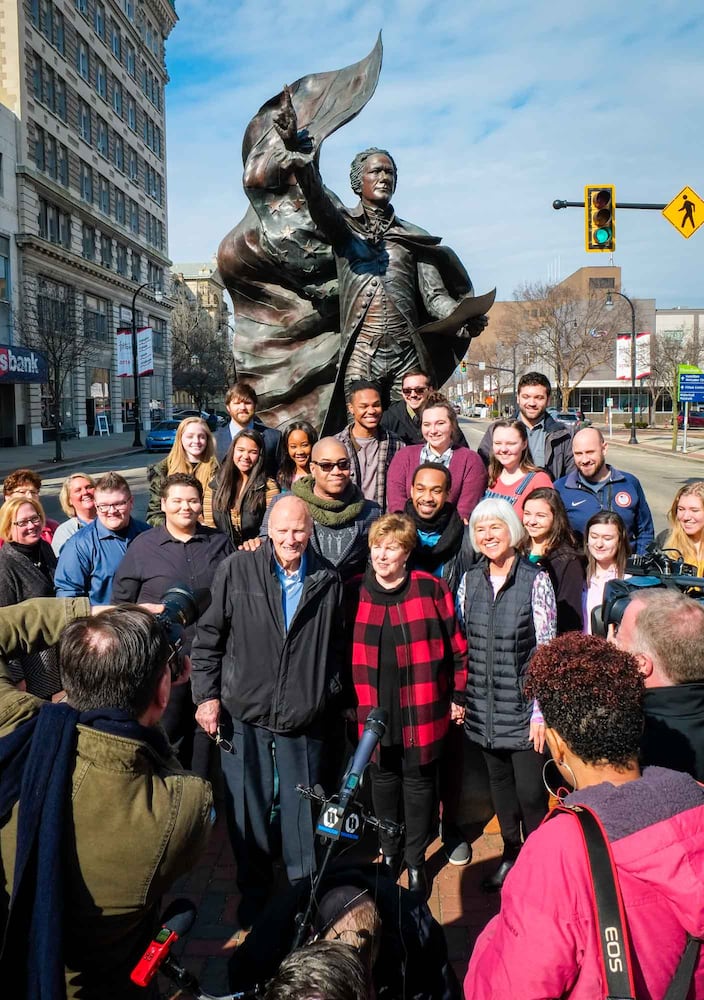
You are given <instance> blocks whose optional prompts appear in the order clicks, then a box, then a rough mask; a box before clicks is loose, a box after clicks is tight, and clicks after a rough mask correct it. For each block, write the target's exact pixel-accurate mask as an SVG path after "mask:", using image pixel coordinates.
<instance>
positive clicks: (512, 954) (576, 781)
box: [464, 632, 704, 1000]
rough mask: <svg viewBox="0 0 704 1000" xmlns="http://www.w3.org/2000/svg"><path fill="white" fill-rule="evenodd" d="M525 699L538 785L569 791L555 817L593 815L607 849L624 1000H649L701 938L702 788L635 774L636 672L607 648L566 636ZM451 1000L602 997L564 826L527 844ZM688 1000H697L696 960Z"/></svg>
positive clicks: (680, 776) (701, 962)
mask: <svg viewBox="0 0 704 1000" xmlns="http://www.w3.org/2000/svg"><path fill="white" fill-rule="evenodd" d="M526 695H527V696H528V697H532V698H536V699H537V701H538V702H539V704H540V707H541V709H542V712H543V716H544V718H545V723H546V726H547V730H546V738H547V742H548V745H549V747H550V751H551V753H552V757H553V760H552V761H551V762H549V763H548V764H547V765H546V773H547V772H552V773H553V774H554V776H555V778H556V779H561V780H562V782H568V783H569V784H570V785H571V786H572V788H573V789H574V790H573V791H571V792H570V793H569V794H567V795H566V796H565V799H564V801H565V803H566V804H568V805H576V804H583V805H585V806H588V807H590V808H591V809H592V810H594V812H596V813H597V815H598V816H599V818H600V820H601V822H602V824H603V826H604V828H605V830H606V834H607V836H608V838H609V841H610V844H611V850H612V852H613V857H614V861H615V864H616V869H617V872H618V879H619V884H620V887H621V893H622V896H623V902H624V908H625V918H626V919H625V922H626V925H627V929H628V934H629V938H630V941H631V953H632V959H633V974H634V984H635V996H637V997H638V998H639V1000H662V997H664V995H665V993H666V991H667V988H668V985H669V983H670V981H671V979H672V977H673V975H674V973H675V970H676V968H677V965H678V963H679V960H680V958H681V956H682V953H683V951H684V949H685V944H686V941H687V934H690V935H692V936H693V937H698V938H701V937H702V936H704V788H702V786H701V785H699V784H698V783H697V782H696V781H695V780H694V778H692V777H690V775H688V774H684V773H680V772H677V771H670V770H667V769H665V768H659V767H648V768H645V769H644V770H643V771H641V769H640V767H639V764H638V750H639V745H640V739H641V733H642V727H643V713H642V707H641V704H642V698H643V678H642V675H641V674H640V672H639V669H638V661H637V660H636V659H635V658H634V657H632V656H630V655H629V654H627V653H624V652H623V651H622V650H619V649H618V648H617V647H616V646H614V645H613V644H612V643H609V642H606V641H605V640H604V639H600V638H597V637H596V636H585V635H580V634H579V633H577V632H571V633H568V634H566V635H563V636H560V637H558V638H557V639H554V640H553V641H552V642H549V643H547V644H546V645H544V646H541V647H540V648H539V649H538V650H537V651H536V653H535V656H534V657H533V660H532V662H531V665H530V668H529V673H528V681H527V686H526ZM558 772H559V773H558ZM464 992H465V997H466V998H467V1000H489V998H491V1000H509V998H510V1000H515V998H517V997H520V1000H538V998H540V1000H544V998H546V997H560V998H570V1000H599V998H603V997H604V996H605V995H606V988H605V982H604V977H603V974H602V965H601V957H600V951H599V945H598V932H597V926H596V923H595V918H594V910H593V897H592V893H591V886H590V871H589V866H588V862H587V855H586V851H585V847H584V842H583V840H582V834H581V831H580V829H579V824H578V822H577V820H576V819H574V818H573V817H572V816H569V815H563V814H560V815H558V816H556V817H553V818H552V819H550V820H548V821H545V822H544V823H543V825H542V826H541V827H539V828H538V829H537V830H535V831H534V832H533V833H532V834H531V835H530V836H529V837H528V839H527V841H526V843H525V844H524V847H523V850H522V851H521V854H520V857H519V858H518V861H517V862H516V865H515V867H514V868H513V869H512V871H511V872H510V873H509V875H508V877H507V879H506V882H505V883H504V887H503V891H502V899H501V912H500V913H499V914H498V916H496V917H495V918H494V919H493V920H492V921H491V923H489V925H488V926H487V927H486V928H485V929H484V931H483V932H482V934H481V935H480V937H479V939H478V941H477V943H476V946H475V948H474V952H473V954H472V957H471V959H470V962H469V968H468V970H467V976H466V979H465V983H464ZM687 995H688V996H689V997H694V998H697V997H704V954H703V953H701V952H700V954H699V957H698V960H697V964H696V967H695V971H694V976H693V983H692V985H691V987H690V992H689V993H688V994H687Z"/></svg>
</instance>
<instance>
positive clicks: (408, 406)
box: [381, 368, 433, 444]
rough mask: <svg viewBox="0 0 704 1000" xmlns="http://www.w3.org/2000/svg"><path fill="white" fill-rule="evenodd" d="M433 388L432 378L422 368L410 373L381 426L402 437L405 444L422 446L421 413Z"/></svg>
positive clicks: (384, 415)
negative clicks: (400, 397)
mask: <svg viewBox="0 0 704 1000" xmlns="http://www.w3.org/2000/svg"><path fill="white" fill-rule="evenodd" d="M432 388H433V385H432V382H431V380H430V376H429V375H428V374H427V373H426V372H424V371H422V370H421V369H420V368H416V369H414V371H410V372H408V374H406V375H404V376H403V380H402V382H401V395H402V396H403V399H399V400H398V401H397V402H396V403H392V404H391V406H390V407H389V408H388V410H385V411H384V414H383V416H382V418H381V426H382V427H383V428H384V429H385V430H387V431H391V433H392V434H395V435H396V437H400V438H401V440H402V441H403V443H404V444H422V443H423V435H422V434H421V432H420V411H421V410H422V408H423V404H424V403H425V401H426V399H427V398H428V393H429V392H430V390H431V389H432Z"/></svg>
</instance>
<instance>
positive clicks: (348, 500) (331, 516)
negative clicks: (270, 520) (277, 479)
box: [291, 476, 366, 528]
mask: <svg viewBox="0 0 704 1000" xmlns="http://www.w3.org/2000/svg"><path fill="white" fill-rule="evenodd" d="M313 486H314V480H313V477H312V476H303V477H302V478H301V479H297V480H296V481H295V482H294V483H292V485H291V492H292V493H293V494H294V496H297V497H300V498H301V500H303V501H304V503H305V504H306V505H307V507H308V509H309V510H310V515H311V517H312V518H313V520H314V521H315V522H316V524H322V525H323V526H324V527H326V528H344V527H345V526H346V525H348V524H352V522H353V521H356V520H357V518H358V517H359V515H360V514H361V513H362V510H363V509H364V504H365V503H366V501H365V499H364V497H363V496H362V492H361V490H360V489H358V488H357V487H356V486H355V484H354V483H350V484H349V485H348V487H347V489H346V490H345V492H344V494H343V498H342V499H340V500H331V499H325V498H323V497H319V496H317V495H316V494H315V493H314V492H313Z"/></svg>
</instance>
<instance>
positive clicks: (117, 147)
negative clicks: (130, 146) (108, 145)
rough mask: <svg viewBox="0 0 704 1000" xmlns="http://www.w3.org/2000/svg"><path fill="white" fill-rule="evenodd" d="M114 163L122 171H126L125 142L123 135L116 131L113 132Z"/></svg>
mask: <svg viewBox="0 0 704 1000" xmlns="http://www.w3.org/2000/svg"><path fill="white" fill-rule="evenodd" d="M112 150H113V163H114V164H115V167H116V168H117V169H118V170H119V171H120V172H121V173H124V172H125V144H124V142H123V140H122V136H121V135H118V134H117V133H116V132H114V133H113V146H112Z"/></svg>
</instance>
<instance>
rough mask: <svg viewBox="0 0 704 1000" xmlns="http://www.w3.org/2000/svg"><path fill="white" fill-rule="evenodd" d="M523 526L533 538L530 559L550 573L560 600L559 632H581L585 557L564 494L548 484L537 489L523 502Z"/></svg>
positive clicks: (528, 553)
mask: <svg viewBox="0 0 704 1000" xmlns="http://www.w3.org/2000/svg"><path fill="white" fill-rule="evenodd" d="M523 527H524V528H525V529H526V533H527V535H528V538H529V548H528V552H527V555H528V559H529V561H530V562H532V563H537V564H538V565H539V566H543V567H544V568H545V569H546V570H547V571H548V575H549V576H550V580H551V581H552V585H553V589H554V591H555V600H556V601H557V634H558V635H563V634H564V633H565V632H581V631H582V629H583V627H584V617H583V616H584V612H583V593H584V558H583V557H582V555H581V553H580V552H578V550H577V542H576V540H575V537H574V535H573V534H572V529H571V528H570V522H569V521H568V519H567V511H566V510H565V505H564V504H563V502H562V497H561V496H560V494H559V493H558V492H557V490H553V489H550V488H548V487H547V486H540V487H538V489H536V490H533V492H532V493H531V494H530V496H528V497H526V498H525V500H524V501H523Z"/></svg>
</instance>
